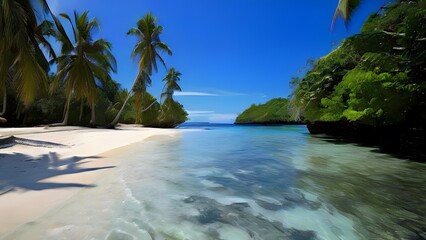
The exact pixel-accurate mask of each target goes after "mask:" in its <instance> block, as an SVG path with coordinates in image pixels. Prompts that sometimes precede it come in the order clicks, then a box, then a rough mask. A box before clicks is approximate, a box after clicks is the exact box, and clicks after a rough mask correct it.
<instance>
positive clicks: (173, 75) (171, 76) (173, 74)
mask: <svg viewBox="0 0 426 240" xmlns="http://www.w3.org/2000/svg"><path fill="white" fill-rule="evenodd" d="M181 75H182V74H181V73H180V72H178V71H176V70H175V68H173V67H172V68H170V69H169V71H168V72H167V75H166V77H165V78H164V79H163V82H164V83H165V84H164V87H163V91H162V93H161V100H164V102H166V101H168V100H169V99H170V100H173V93H174V91H182V89H181V88H180V86H179V84H178V82H179V81H180V76H181Z"/></svg>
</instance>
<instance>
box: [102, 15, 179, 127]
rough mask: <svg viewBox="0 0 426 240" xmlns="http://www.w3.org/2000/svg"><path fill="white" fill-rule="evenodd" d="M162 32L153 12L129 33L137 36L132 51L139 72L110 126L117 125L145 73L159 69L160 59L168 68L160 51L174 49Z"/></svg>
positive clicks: (149, 73)
mask: <svg viewBox="0 0 426 240" xmlns="http://www.w3.org/2000/svg"><path fill="white" fill-rule="evenodd" d="M161 33H163V27H162V26H160V25H158V24H157V18H156V17H154V16H153V15H152V14H151V13H147V14H146V15H145V16H144V17H143V18H141V19H140V20H139V21H138V22H137V24H136V27H135V28H132V29H130V31H129V32H128V33H127V34H128V35H132V36H136V37H137V42H136V45H135V47H134V49H133V51H132V58H133V59H135V60H137V61H138V66H139V72H138V75H137V76H136V78H135V81H134V82H133V85H132V88H131V89H130V91H129V95H128V96H127V98H126V101H125V102H124V104H123V106H122V107H121V109H120V111H119V112H118V114H117V116H116V117H115V119H114V120H113V121H112V122H111V123H110V125H109V127H112V128H113V127H114V126H115V125H117V123H118V121H119V119H120V116H121V114H122V112H123V109H124V107H125V105H126V103H127V101H128V100H129V99H130V97H131V96H132V95H133V93H134V89H135V86H136V85H137V84H138V81H140V80H141V79H142V80H144V79H146V78H145V77H144V75H145V74H147V75H148V76H151V75H152V72H153V70H154V71H155V72H157V71H158V67H157V61H160V63H161V64H162V65H163V66H164V67H165V68H166V64H165V62H164V60H163V58H162V57H161V55H160V53H161V52H166V53H167V54H169V55H172V51H171V50H170V48H169V47H168V46H167V45H166V44H165V43H164V42H162V41H161V39H160V35H161Z"/></svg>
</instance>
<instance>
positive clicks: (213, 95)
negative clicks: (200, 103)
mask: <svg viewBox="0 0 426 240" xmlns="http://www.w3.org/2000/svg"><path fill="white" fill-rule="evenodd" d="M173 95H174V96H207V97H209V96H210V97H217V96H220V95H219V94H214V93H207V92H175V93H174V94H173Z"/></svg>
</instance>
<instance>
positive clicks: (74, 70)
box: [51, 11, 116, 126]
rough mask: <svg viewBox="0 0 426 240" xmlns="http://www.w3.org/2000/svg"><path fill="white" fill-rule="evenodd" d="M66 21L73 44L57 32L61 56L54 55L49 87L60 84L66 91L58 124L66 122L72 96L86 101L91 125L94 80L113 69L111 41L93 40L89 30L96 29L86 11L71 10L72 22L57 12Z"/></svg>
mask: <svg viewBox="0 0 426 240" xmlns="http://www.w3.org/2000/svg"><path fill="white" fill-rule="evenodd" d="M60 16H61V17H63V18H64V19H66V20H68V21H69V23H70V25H71V27H72V30H73V37H74V43H73V44H72V45H70V44H69V41H68V40H67V39H68V37H67V36H66V35H64V33H60V32H58V36H57V38H58V40H59V41H60V42H61V44H62V50H61V55H60V56H58V61H57V64H58V65H57V68H58V72H57V74H56V77H55V79H54V81H53V84H52V89H51V90H53V89H56V88H57V87H58V85H62V86H63V90H64V92H65V94H66V99H67V100H66V105H65V110H64V111H65V114H64V120H63V122H62V123H61V124H59V125H66V124H67V123H68V114H69V108H70V102H71V98H72V96H73V95H75V97H76V98H77V99H79V100H80V101H83V100H86V102H87V103H88V105H89V106H90V108H91V110H92V113H91V121H90V123H91V125H92V126H94V125H95V103H96V95H97V94H96V93H97V84H96V81H97V80H98V81H100V82H101V83H102V82H107V81H112V79H111V76H110V71H113V72H115V71H116V60H115V58H114V56H113V55H112V53H111V48H112V46H111V44H110V43H109V42H107V41H105V40H104V39H99V40H96V41H94V40H93V39H92V32H93V30H95V29H97V28H99V23H98V21H97V20H96V19H91V20H89V19H88V12H87V11H85V12H83V14H81V15H79V14H78V13H77V12H74V22H73V21H72V20H71V18H70V17H69V16H68V15H67V14H64V13H62V14H60Z"/></svg>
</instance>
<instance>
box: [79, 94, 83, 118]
mask: <svg viewBox="0 0 426 240" xmlns="http://www.w3.org/2000/svg"><path fill="white" fill-rule="evenodd" d="M82 118H83V99H81V100H80V116H79V117H78V121H79V122H80V124H81V119H82Z"/></svg>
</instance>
